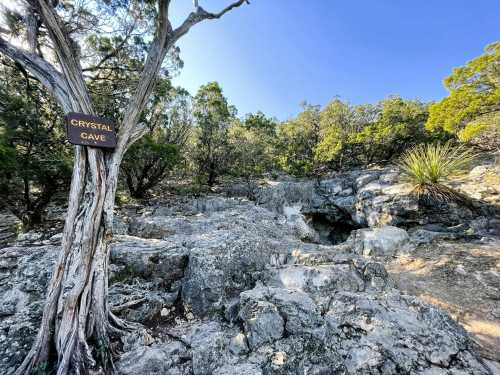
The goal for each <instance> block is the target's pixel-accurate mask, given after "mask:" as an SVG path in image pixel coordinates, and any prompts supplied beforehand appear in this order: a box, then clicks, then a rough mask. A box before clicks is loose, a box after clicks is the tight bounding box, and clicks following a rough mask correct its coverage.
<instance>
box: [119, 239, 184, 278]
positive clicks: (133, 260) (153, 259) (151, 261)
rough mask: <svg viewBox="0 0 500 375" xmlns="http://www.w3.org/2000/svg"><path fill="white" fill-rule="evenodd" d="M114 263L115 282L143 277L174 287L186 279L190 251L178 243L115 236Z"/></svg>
mask: <svg viewBox="0 0 500 375" xmlns="http://www.w3.org/2000/svg"><path fill="white" fill-rule="evenodd" d="M115 241H116V242H114V243H113V244H112V245H111V262H112V263H113V265H114V270H113V276H112V278H115V279H123V278H124V277H128V278H133V277H141V278H143V279H149V280H157V279H159V280H161V281H162V282H163V283H165V284H167V285H170V284H171V283H172V282H173V281H175V280H179V279H181V278H182V277H183V276H184V269H185V268H186V265H187V262H188V249H186V248H185V247H182V246H179V245H178V244H176V243H172V242H167V241H160V240H155V239H143V238H137V237H132V236H115Z"/></svg>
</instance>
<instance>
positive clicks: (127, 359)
mask: <svg viewBox="0 0 500 375" xmlns="http://www.w3.org/2000/svg"><path fill="white" fill-rule="evenodd" d="M384 173H386V171H382V170H379V171H376V172H373V173H372V172H370V173H367V174H366V175H369V177H364V176H365V174H364V173H361V172H360V173H358V174H351V175H349V176H350V177H348V178H347V179H344V178H343V177H339V178H334V179H331V180H327V182H322V183H320V184H317V183H311V184H310V185H307V184H301V185H294V184H295V183H294V182H287V183H286V184H285V185H286V186H285V185H283V186H282V187H281V188H279V189H284V192H285V193H286V194H288V192H292V195H291V196H290V197H288V196H287V197H285V198H286V199H284V200H282V201H279V200H277V201H276V202H271V201H267V203H266V204H268V205H269V207H270V208H272V206H273V205H275V204H278V203H279V205H278V206H276V205H275V207H274V208H272V209H273V211H271V210H269V209H267V208H265V207H264V204H262V206H255V205H253V204H250V203H248V202H245V201H242V200H230V201H228V202H225V203H224V201H223V200H208V201H206V202H205V203H203V204H201V203H192V204H190V203H189V202H185V201H183V202H181V203H179V204H178V205H175V204H171V205H170V206H169V207H168V210H160V208H158V207H156V208H151V207H148V208H145V209H143V210H137V211H141V213H140V216H135V217H134V215H132V214H130V215H129V216H130V217H131V225H130V233H133V234H134V236H129V235H121V236H116V237H115V241H114V242H113V244H112V245H111V262H110V263H111V264H110V269H111V270H112V275H111V278H110V290H109V295H110V305H111V308H112V310H113V311H114V312H115V313H116V314H117V315H119V316H120V317H121V318H126V319H128V320H133V321H137V322H140V323H142V324H144V325H145V326H146V328H142V329H140V330H137V331H136V332H134V333H131V334H128V335H127V336H125V337H123V338H122V344H123V345H122V348H123V353H122V355H121V356H120V358H119V359H118V360H117V362H116V365H117V369H118V372H119V373H121V374H158V375H159V374H170V375H174V374H176V375H188V374H189V375H192V374H195V375H205V374H206V375H209V374H219V375H224V374H278V375H288V374H330V373H353V374H355V373H366V374H371V373H373V374H377V373H378V374H396V373H445V372H446V373H450V374H453V373H456V374H458V373H460V372H462V373H471V374H487V373H488V370H486V368H485V367H484V366H483V365H482V363H481V361H480V360H479V359H478V357H477V354H476V353H475V351H474V349H473V346H472V343H471V341H470V339H469V337H468V336H467V334H466V333H465V331H464V330H463V329H462V328H461V327H460V326H459V325H458V324H457V323H455V322H454V321H453V320H451V318H450V317H449V316H448V315H447V314H445V313H443V312H441V311H440V310H438V309H436V308H434V307H431V306H429V305H427V304H424V303H422V302H421V301H419V300H418V299H416V298H412V297H408V296H405V295H402V294H401V293H400V292H399V291H398V290H396V289H394V283H393V282H392V280H391V279H390V278H389V277H388V274H387V272H386V270H385V268H384V266H383V264H381V263H380V262H377V261H375V260H374V259H372V258H370V257H364V256H362V254H366V253H367V252H369V253H370V255H374V256H379V255H380V256H382V257H383V256H392V255H394V254H397V252H398V251H400V250H401V249H403V250H404V249H405V248H406V246H408V244H409V236H408V234H407V233H406V231H404V230H402V229H398V228H395V227H391V226H386V227H382V228H365V229H361V230H358V231H355V232H353V235H352V236H351V238H350V239H349V240H348V241H346V242H345V243H342V244H339V245H336V246H327V245H322V244H315V243H305V242H303V241H301V239H300V238H299V237H300V235H299V233H298V232H297V231H296V230H294V228H293V225H291V223H290V221H291V220H290V219H291V217H290V218H289V219H287V217H286V215H284V209H285V208H286V207H294V206H295V205H296V204H297V205H298V204H299V203H298V202H300V207H301V208H300V210H299V211H296V214H297V216H299V215H300V216H302V215H304V212H303V211H304V210H310V212H314V213H315V214H317V215H326V216H328V215H331V220H332V221H335V220H344V219H345V218H347V217H348V216H350V215H351V213H352V214H354V213H355V212H356V210H357V208H356V207H350V208H349V210H351V211H349V210H347V209H346V208H343V207H340V203H339V202H341V201H342V200H344V199H346V198H348V197H351V195H350V194H356V196H357V194H359V191H360V190H363V189H364V190H363V191H364V193H363V194H366V197H367V198H366V199H371V200H372V202H375V200H376V199H379V198H380V197H383V196H384V195H385V194H387V191H388V190H387V189H389V188H388V186H390V181H394V179H395V177H394V176H393V175H390V174H389V175H386V176H385V177H381V176H382V175H384ZM387 173H390V170H389V171H387ZM311 186H312V187H313V188H314V189H313V190H310V189H311ZM280 191H281V190H280ZM381 191H385V193H381V195H377V194H379V193H380V192H381ZM282 192H283V191H282ZM274 193H276V191H274V192H270V194H271V195H272V194H274ZM266 194H267V193H266ZM280 194H281V193H280ZM265 196H268V195H264V196H261V198H262V197H265ZM276 197H278V198H280V197H281V198H283V196H281V195H279V194H277V196H276ZM368 197H371V198H368ZM377 197H378V198H377ZM356 199H358V198H356ZM384 199H385V198H384ZM381 200H383V199H381ZM209 201H210V202H213V203H207V202H209ZM215 202H217V203H215ZM325 202H326V203H325ZM335 202H336V203H335ZM342 202H345V201H342ZM386 202H391V200H387V201H386ZM358 203H359V202H358ZM356 204H357V203H356ZM377 204H378V203H377ZM380 204H381V205H382V206H383V203H380ZM386 204H387V203H386ZM382 206H381V207H382ZM183 207H184V208H185V209H186V210H187V211H186V213H185V214H183V213H182V212H183V211H182V210H183V209H184V208H183ZM194 208H196V210H204V212H197V213H195V214H193V212H194ZM274 209H276V210H281V212H279V211H274ZM155 212H157V213H161V215H159V214H156V213H155ZM169 212H170V213H169ZM187 212H188V213H189V215H188V214H187ZM377 212H378V211H377ZM380 212H382V211H380ZM376 214H377V215H378V213H376ZM289 216H290V215H289ZM397 217H399V218H401V216H397ZM341 218H343V219H341ZM351 219H352V217H351ZM353 220H354V219H353ZM306 223H307V222H306ZM445 228H447V230H449V231H451V230H452V229H449V228H448V226H445ZM453 230H455V229H453ZM456 230H457V231H459V230H460V231H463V230H464V229H463V228H461V229H458V228H456ZM143 237H155V238H143ZM35 241H38V240H35ZM58 250H59V249H58V247H57V246H33V245H32V244H31V245H24V246H17V247H9V248H5V249H1V250H0V298H2V302H3V304H2V307H1V309H0V358H1V359H0V373H7V371H9V370H11V369H13V368H14V367H15V366H16V365H18V364H19V362H20V361H21V360H22V358H23V356H24V354H25V353H26V351H27V350H28V349H29V346H30V344H31V342H32V340H33V338H34V335H35V333H36V330H37V327H38V324H39V321H40V312H41V307H42V306H43V296H44V292H45V289H46V285H47V282H48V278H49V276H50V272H51V270H52V266H53V263H54V260H55V257H56V256H57V252H58ZM478 277H480V278H481V280H483V282H484V283H485V284H487V285H488V287H489V288H492V290H493V288H495V287H496V285H497V283H496V281H497V275H496V274H494V273H488V274H486V273H485V274H481V275H479V276H478Z"/></svg>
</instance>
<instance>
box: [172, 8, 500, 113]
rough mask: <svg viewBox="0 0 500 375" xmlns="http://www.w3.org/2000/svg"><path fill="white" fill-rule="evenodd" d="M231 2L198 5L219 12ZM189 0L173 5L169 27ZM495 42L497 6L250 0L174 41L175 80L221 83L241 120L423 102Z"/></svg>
mask: <svg viewBox="0 0 500 375" xmlns="http://www.w3.org/2000/svg"><path fill="white" fill-rule="evenodd" d="M229 2H230V0H200V4H201V5H203V6H204V7H205V8H206V9H207V10H211V11H214V10H218V9H220V8H222V7H223V6H225V5H226V4H228V3H229ZM191 4H192V1H190V0H174V1H173V3H172V12H173V15H174V21H176V20H177V21H180V19H181V17H183V16H185V15H186V14H187V13H188V11H189V10H190V9H191V6H192V5H191ZM496 40H500V1H498V0H474V1H472V0H468V1H466V0H454V1H450V0H420V1H418V0H363V1H354V0H351V1H349V0H342V1H341V0H307V1H306V0H251V4H250V5H248V6H243V7H241V8H240V9H236V10H234V11H232V12H231V13H229V14H227V15H226V16H225V17H224V18H223V19H221V20H216V21H208V22H205V23H204V24H200V25H197V26H195V27H194V28H193V29H192V30H191V31H190V32H189V34H188V35H186V36H185V37H184V38H183V39H182V40H181V41H180V43H179V46H180V48H181V57H182V59H183V60H184V63H185V66H184V69H183V70H182V71H181V73H180V75H179V76H178V77H176V78H175V80H174V82H175V84H177V85H181V86H183V87H185V88H186V89H188V90H189V91H190V92H191V93H192V94H195V93H196V90H197V89H198V87H199V86H200V85H202V84H204V83H206V82H209V81H218V82H219V83H220V84H221V86H222V88H223V90H224V93H225V95H226V96H227V97H228V99H229V101H230V103H231V104H234V105H235V106H236V108H238V111H239V114H240V115H243V114H245V113H248V112H255V111H257V110H261V111H263V112H264V113H266V114H267V115H270V116H275V117H277V118H278V119H280V120H284V119H287V118H289V117H291V116H293V115H295V114H296V113H297V112H299V111H300V103H301V102H302V101H304V100H306V101H307V102H309V103H311V104H321V105H324V104H326V103H328V101H330V100H331V99H332V98H333V97H335V96H339V97H341V98H342V99H344V100H347V101H349V102H351V103H354V104H360V103H372V102H376V101H378V100H380V99H383V98H384V97H386V96H388V95H392V94H399V95H401V96H403V97H405V98H412V99H420V100H423V101H430V100H437V99H440V98H442V97H443V96H445V95H446V90H445V89H444V87H443V84H442V80H443V78H444V77H445V76H447V75H449V73H450V72H451V69H452V68H453V67H455V66H459V65H462V64H463V63H464V62H466V61H468V60H470V59H472V58H474V57H475V56H478V55H480V54H481V53H482V51H483V49H484V47H485V45H486V44H488V43H491V42H493V41H496Z"/></svg>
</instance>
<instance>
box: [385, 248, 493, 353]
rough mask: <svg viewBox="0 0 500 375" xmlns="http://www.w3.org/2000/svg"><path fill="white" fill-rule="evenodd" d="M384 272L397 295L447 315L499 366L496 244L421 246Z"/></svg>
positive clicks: (392, 263)
mask: <svg viewBox="0 0 500 375" xmlns="http://www.w3.org/2000/svg"><path fill="white" fill-rule="evenodd" d="M386 267H387V270H388V272H389V273H390V274H391V276H392V277H393V279H394V280H395V281H396V284H397V285H398V287H399V289H400V290H402V291H404V292H405V293H408V294H411V295H415V296H418V297H419V298H421V299H422V300H424V301H426V302H428V303H431V304H433V305H436V306H439V307H440V308H442V309H444V310H446V311H448V312H449V313H450V315H451V316H452V317H453V318H454V319H455V320H457V321H458V322H459V323H460V324H461V325H462V326H463V327H464V328H465V329H466V330H467V331H468V332H469V333H470V334H471V337H472V339H473V340H474V342H475V343H476V344H477V345H478V348H479V351H480V352H481V354H482V355H483V356H484V357H485V358H489V359H493V360H495V361H500V239H498V240H491V241H488V242H480V241H478V242H475V243H471V242H469V243H467V242H459V241H440V242H439V243H432V244H429V245H423V246H419V247H417V248H416V249H415V250H414V251H413V252H412V253H411V254H410V255H405V256H400V257H398V258H396V259H394V260H392V261H391V262H390V263H389V264H387V265H386Z"/></svg>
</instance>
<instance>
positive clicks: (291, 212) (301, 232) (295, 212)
mask: <svg viewBox="0 0 500 375" xmlns="http://www.w3.org/2000/svg"><path fill="white" fill-rule="evenodd" d="M300 210H301V206H300V205H296V206H284V207H283V214H284V215H285V217H286V220H287V223H288V225H290V227H291V228H292V230H293V231H294V232H295V234H296V235H297V237H299V238H300V239H301V240H303V241H308V242H320V238H319V234H318V233H317V232H316V231H315V230H314V228H312V227H311V226H309V225H308V224H307V223H306V220H305V218H304V215H302V214H301V212H300Z"/></svg>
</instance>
